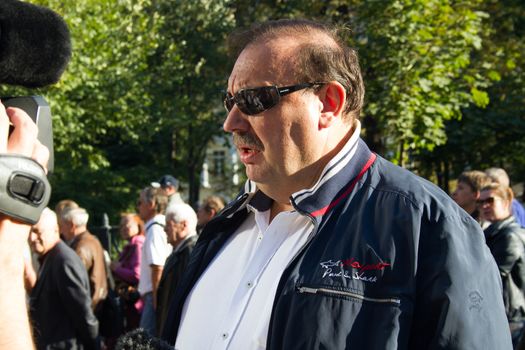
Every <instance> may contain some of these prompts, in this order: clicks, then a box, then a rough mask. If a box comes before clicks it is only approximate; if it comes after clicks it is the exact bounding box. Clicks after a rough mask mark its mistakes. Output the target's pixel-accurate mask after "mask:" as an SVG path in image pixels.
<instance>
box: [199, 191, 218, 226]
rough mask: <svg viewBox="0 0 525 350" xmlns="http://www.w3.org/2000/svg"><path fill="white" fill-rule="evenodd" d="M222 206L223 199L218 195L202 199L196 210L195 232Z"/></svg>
mask: <svg viewBox="0 0 525 350" xmlns="http://www.w3.org/2000/svg"><path fill="white" fill-rule="evenodd" d="M223 208H224V201H223V200H222V199H221V197H219V196H209V197H207V198H206V199H204V200H203V201H202V204H201V205H200V206H199V210H198V211H197V232H201V231H202V229H203V228H204V226H205V225H206V224H207V223H208V222H209V221H210V220H211V219H213V218H214V217H215V215H217V214H218V213H219V212H220V211H221V210H222V209H223Z"/></svg>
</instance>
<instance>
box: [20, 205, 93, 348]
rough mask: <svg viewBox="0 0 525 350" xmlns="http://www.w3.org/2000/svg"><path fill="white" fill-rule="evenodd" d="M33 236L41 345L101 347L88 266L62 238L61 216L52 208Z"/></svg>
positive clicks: (35, 315)
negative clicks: (59, 224) (58, 220)
mask: <svg viewBox="0 0 525 350" xmlns="http://www.w3.org/2000/svg"><path fill="white" fill-rule="evenodd" d="M29 239H30V243H31V248H32V250H33V251H34V252H35V253H36V254H38V255H39V257H40V260H41V266H40V270H39V271H38V279H37V281H36V284H35V286H34V288H33V289H32V291H31V297H30V313H31V320H32V323H33V329H34V331H33V334H34V335H35V341H36V346H37V349H98V348H99V346H100V344H99V338H98V326H99V324H98V321H97V318H96V317H95V315H94V314H93V310H92V309H91V297H90V290H89V279H88V275H87V273H86V269H85V268H84V265H83V264H82V261H81V260H80V258H79V257H78V256H77V254H75V252H74V251H73V250H72V249H71V248H70V247H68V246H67V245H66V244H65V243H64V242H63V241H62V240H61V239H60V237H59V234H58V223H57V217H56V215H55V213H54V212H53V211H51V210H50V209H49V208H46V209H44V211H43V212H42V215H41V217H40V220H39V221H38V223H37V224H36V225H34V226H33V228H32V230H31V234H30V238H29Z"/></svg>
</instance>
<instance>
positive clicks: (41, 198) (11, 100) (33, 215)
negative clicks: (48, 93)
mask: <svg viewBox="0 0 525 350" xmlns="http://www.w3.org/2000/svg"><path fill="white" fill-rule="evenodd" d="M1 101H2V103H3V104H4V106H5V107H18V108H20V109H22V110H24V111H25V112H26V113H27V114H28V115H29V116H30V117H31V119H32V120H33V121H34V122H35V124H36V125H37V126H38V139H39V141H40V142H41V143H42V144H43V145H44V146H46V147H47V148H48V150H49V154H50V158H49V163H48V164H49V168H48V170H49V171H52V169H53V162H54V160H53V127H52V122H51V110H50V108H49V105H48V103H47V102H46V100H45V99H44V98H43V97H41V96H27V97H3V98H1ZM0 170H1V171H0V213H3V214H6V215H8V216H11V217H14V218H16V219H18V220H21V221H23V222H27V223H31V224H34V223H36V222H37V221H38V219H39V218H40V214H41V212H42V210H43V209H44V208H45V207H46V206H47V203H48V202H49V197H50V196H51V186H50V184H49V182H48V180H47V177H46V173H45V170H44V168H43V167H42V166H41V165H40V164H38V163H37V162H35V161H34V160H32V159H31V158H28V157H23V156H20V155H12V154H1V155H0Z"/></svg>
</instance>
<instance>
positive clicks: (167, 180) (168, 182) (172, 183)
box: [151, 175, 184, 205]
mask: <svg viewBox="0 0 525 350" xmlns="http://www.w3.org/2000/svg"><path fill="white" fill-rule="evenodd" d="M151 185H152V186H153V187H160V188H161V189H162V191H163V192H164V194H165V195H166V196H168V205H173V204H183V203H184V201H183V200H182V198H181V197H180V193H179V192H177V190H178V189H179V181H178V180H177V179H176V178H174V177H173V176H171V175H164V176H163V177H161V178H160V180H159V182H152V183H151Z"/></svg>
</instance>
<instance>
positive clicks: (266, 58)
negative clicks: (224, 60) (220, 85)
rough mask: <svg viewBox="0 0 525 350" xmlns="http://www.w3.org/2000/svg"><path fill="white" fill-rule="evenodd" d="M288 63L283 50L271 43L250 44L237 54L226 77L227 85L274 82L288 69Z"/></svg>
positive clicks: (235, 87) (253, 85)
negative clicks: (227, 77) (228, 75)
mask: <svg viewBox="0 0 525 350" xmlns="http://www.w3.org/2000/svg"><path fill="white" fill-rule="evenodd" d="M288 68H290V63H289V62H288V61H287V60H286V59H285V55H284V52H282V51H281V50H279V48H278V47H275V46H274V45H272V44H271V43H264V44H255V45H250V46H248V47H247V48H246V49H244V50H243V51H242V52H241V54H240V55H239V57H238V59H237V61H236V62H235V65H234V67H233V70H232V72H231V74H230V77H229V79H228V87H229V88H230V89H231V88H234V89H235V90H237V89H239V88H246V87H255V86H260V85H263V84H265V83H269V84H274V83H275V82H276V81H279V80H281V79H282V76H283V73H285V72H286V71H289V69H288Z"/></svg>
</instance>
